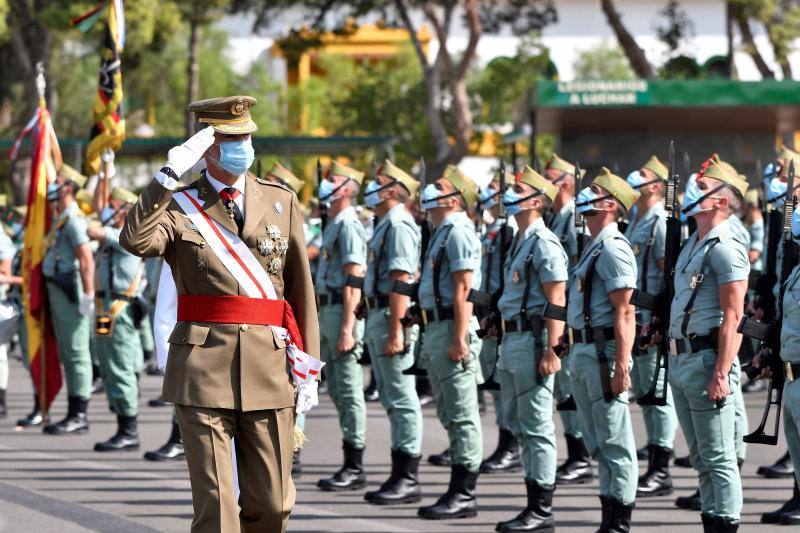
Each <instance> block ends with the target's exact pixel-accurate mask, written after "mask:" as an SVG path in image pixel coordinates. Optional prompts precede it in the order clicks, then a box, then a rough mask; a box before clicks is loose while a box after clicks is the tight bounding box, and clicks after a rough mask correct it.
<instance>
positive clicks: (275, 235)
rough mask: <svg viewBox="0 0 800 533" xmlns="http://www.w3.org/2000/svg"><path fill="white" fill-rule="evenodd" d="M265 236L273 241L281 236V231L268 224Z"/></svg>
mask: <svg viewBox="0 0 800 533" xmlns="http://www.w3.org/2000/svg"><path fill="white" fill-rule="evenodd" d="M267 234H268V235H269V236H270V237H272V238H273V239H277V238H278V237H280V236H281V230H280V229H278V226H276V225H275V224H270V225H269V226H267Z"/></svg>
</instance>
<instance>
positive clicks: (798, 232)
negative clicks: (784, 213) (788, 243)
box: [792, 209, 800, 242]
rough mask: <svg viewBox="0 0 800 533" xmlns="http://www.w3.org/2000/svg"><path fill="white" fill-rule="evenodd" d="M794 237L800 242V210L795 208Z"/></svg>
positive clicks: (793, 215)
mask: <svg viewBox="0 0 800 533" xmlns="http://www.w3.org/2000/svg"><path fill="white" fill-rule="evenodd" d="M792 238H793V239H794V240H795V241H796V242H800V210H798V209H795V210H794V212H793V213H792Z"/></svg>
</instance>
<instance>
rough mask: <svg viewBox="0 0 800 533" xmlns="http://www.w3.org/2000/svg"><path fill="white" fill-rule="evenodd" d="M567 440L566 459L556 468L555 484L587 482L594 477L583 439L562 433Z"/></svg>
mask: <svg viewBox="0 0 800 533" xmlns="http://www.w3.org/2000/svg"><path fill="white" fill-rule="evenodd" d="M564 437H565V438H566V440H567V460H566V461H564V464H562V465H561V466H559V467H558V469H557V470H556V485H574V484H581V483H588V482H589V481H591V480H593V479H594V472H592V465H591V463H590V462H589V459H590V457H589V450H587V449H586V444H585V443H584V442H583V439H579V438H577V437H573V436H572V435H569V434H566V433H565V434H564Z"/></svg>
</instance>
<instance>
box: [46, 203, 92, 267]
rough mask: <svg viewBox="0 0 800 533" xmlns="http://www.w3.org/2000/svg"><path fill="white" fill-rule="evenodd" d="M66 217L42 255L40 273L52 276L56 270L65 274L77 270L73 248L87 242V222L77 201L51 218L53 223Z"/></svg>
mask: <svg viewBox="0 0 800 533" xmlns="http://www.w3.org/2000/svg"><path fill="white" fill-rule="evenodd" d="M63 219H67V221H66V222H65V223H64V225H63V226H61V227H60V228H59V229H58V230H56V233H55V236H54V238H53V242H52V244H51V245H50V248H48V249H47V253H46V254H45V256H44V263H43V264H42V274H44V275H45V276H53V275H55V274H56V272H58V273H59V274H65V273H69V272H74V271H76V270H78V258H77V257H76V255H75V248H77V247H78V246H80V245H82V244H86V243H88V242H89V236H88V235H87V234H86V229H87V228H88V224H87V222H86V217H84V216H83V214H82V213H81V211H80V209H79V208H78V204H77V203H74V202H73V203H72V204H70V206H69V207H68V208H67V209H65V210H64V212H63V213H61V215H60V216H59V217H58V218H57V219H56V220H53V224H57V223H58V222H59V221H61V220H63Z"/></svg>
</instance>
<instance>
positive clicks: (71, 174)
mask: <svg viewBox="0 0 800 533" xmlns="http://www.w3.org/2000/svg"><path fill="white" fill-rule="evenodd" d="M58 175H59V176H63V177H65V178H67V179H68V180H70V181H71V182H72V183H74V184H75V185H77V186H78V188H79V189H81V188H83V186H84V185H86V181H87V180H88V178H87V177H86V176H84V175H83V174H81V173H80V172H78V171H77V170H75V169H74V168H72V167H71V166H69V165H68V164H66V163H62V164H61V168H60V169H58Z"/></svg>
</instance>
